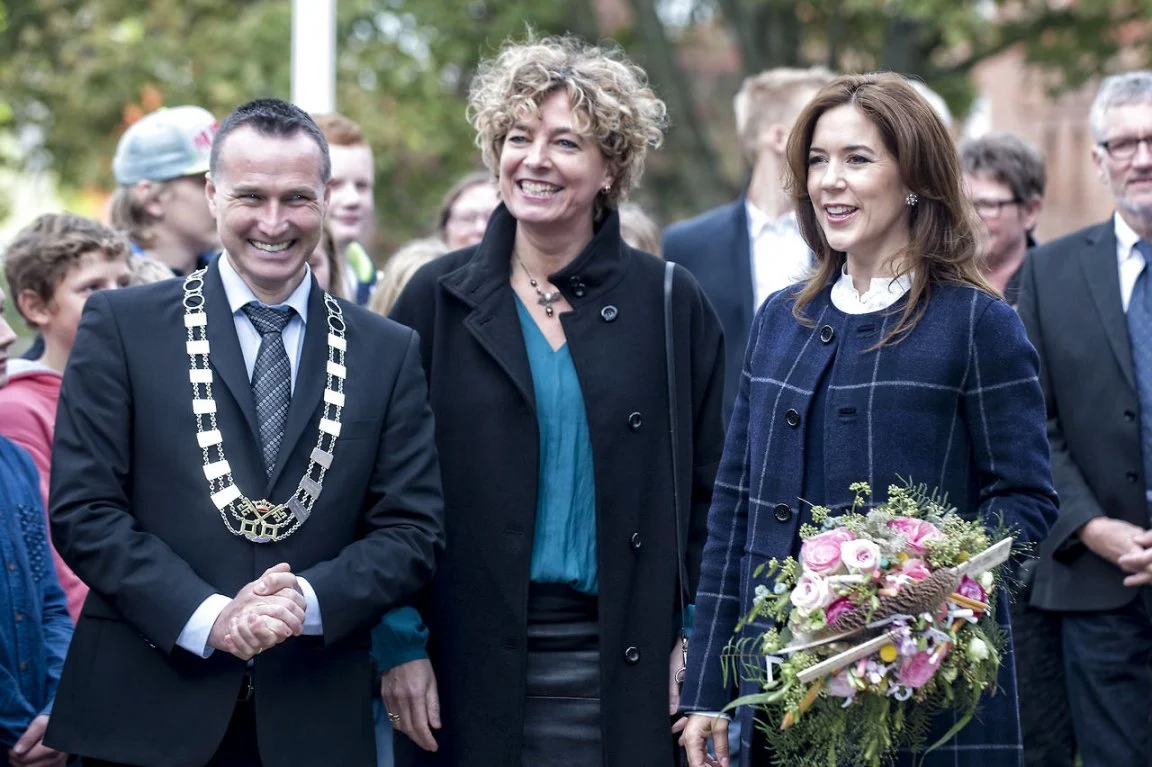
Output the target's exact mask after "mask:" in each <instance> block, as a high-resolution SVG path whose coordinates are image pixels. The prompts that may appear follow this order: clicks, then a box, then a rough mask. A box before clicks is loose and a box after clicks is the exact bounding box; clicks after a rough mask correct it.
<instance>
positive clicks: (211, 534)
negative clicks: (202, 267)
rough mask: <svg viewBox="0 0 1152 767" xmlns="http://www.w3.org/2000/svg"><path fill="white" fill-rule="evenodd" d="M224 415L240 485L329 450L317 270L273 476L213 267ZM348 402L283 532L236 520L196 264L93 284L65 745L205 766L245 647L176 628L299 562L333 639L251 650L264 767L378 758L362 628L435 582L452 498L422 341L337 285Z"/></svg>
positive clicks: (59, 485) (85, 349) (257, 487)
mask: <svg viewBox="0 0 1152 767" xmlns="http://www.w3.org/2000/svg"><path fill="white" fill-rule="evenodd" d="M204 292H205V300H206V305H207V314H208V323H209V324H208V337H209V341H210V343H211V350H212V355H211V361H212V367H213V372H214V374H215V376H214V378H215V380H214V383H213V394H214V397H215V399H216V402H217V406H218V413H217V417H218V422H219V428H220V430H221V431H222V432H223V436H224V447H225V452H226V455H227V458H228V460H229V462H230V463H231V466H232V472H233V476H234V478H235V480H236V483H237V485H238V486H239V487H240V488H241V490H243V491H244V492H245V493H246V494H247V495H248V496H249V497H250V498H254V499H255V498H268V499H271V500H274V501H282V500H284V499H285V498H287V497H288V496H289V495H290V494H291V493H292V492H293V490H294V489H295V487H296V485H297V482H298V481H299V479H300V476H301V475H302V474H303V472H304V470H305V468H306V466H307V462H308V457H309V453H310V452H311V450H312V449H313V447H315V445H316V435H317V424H318V421H319V417H320V403H321V397H322V392H323V389H324V385H325V363H326V359H327V345H326V334H327V321H326V316H325V310H324V302H323V298H322V293H321V291H320V290H319V288H318V287H317V285H316V283H315V282H313V285H312V293H311V298H310V300H309V306H308V322H307V329H306V331H305V334H304V341H303V350H302V354H301V361H300V366H299V372H298V374H297V378H296V386H295V391H294V394H293V397H292V402H291V406H290V408H289V411H288V417H287V425H286V427H285V434H284V440H283V443H282V447H281V451H280V455H279V458H278V460H277V463H276V467H275V470H274V471H273V474H272V477H271V479H270V480H269V479H266V478H265V475H264V471H263V468H262V462H261V458H260V450H259V447H258V445H259V439H258V436H257V434H258V432H257V428H256V416H255V405H254V401H253V397H252V392H251V387H250V384H249V380H248V376H247V372H246V370H245V367H244V360H243V357H242V354H241V351H240V344H239V342H238V340H237V338H236V332H235V325H234V321H233V319H232V315H231V313H230V311H229V309H228V303H227V299H226V296H225V294H224V287H223V284H222V283H221V281H220V275H219V268H218V266H216V265H213V266H211V267H209V270H208V273H207V275H206V279H205V289H204ZM341 307H342V310H343V314H344V318H345V321H346V323H347V334H346V338H347V343H348V352H347V359H346V362H347V379H346V386H345V394H346V396H347V402H346V405H345V409H344V412H343V418H342V431H341V434H340V436H339V438H338V440H337V442H336V445H335V448H334V456H335V457H334V460H333V463H332V466H331V469H330V470H329V471H328V473H327V476H326V478H325V480H324V489H323V493H322V494H321V496H320V498H319V500H318V501H317V503H316V505H315V507H314V508H313V511H312V514H311V516H310V517H309V519H308V520H307V521H306V522H305V523H304V524H303V525H302V526H301V528H300V529H299V530H297V531H296V532H295V533H294V534H293V535H292V536H290V537H289V538H287V539H286V540H284V541H282V542H279V543H270V544H254V543H250V542H248V541H247V540H245V539H243V538H239V537H236V536H234V535H232V534H231V533H230V532H228V530H227V529H226V528H225V526H224V522H223V521H222V519H221V517H220V512H219V511H218V510H217V509H216V508H215V506H214V505H213V504H212V502H211V500H210V498H209V492H208V485H207V482H206V481H205V478H204V474H203V471H202V468H201V467H202V464H203V457H202V456H203V454H202V452H201V451H200V449H199V448H198V447H197V442H196V432H195V423H194V419H193V416H192V409H191V404H190V403H191V398H192V392H191V385H190V383H189V381H188V356H187V354H186V352H185V344H184V342H185V339H186V331H185V328H184V323H183V307H182V281H180V280H169V281H166V282H162V283H158V284H155V285H149V286H144V287H140V288H132V289H128V290H122V291H112V292H108V293H98V294H95V295H93V297H92V298H91V299H90V300H89V301H88V304H87V306H86V307H85V311H84V317H83V320H82V321H81V323H80V329H79V331H78V333H77V335H76V342H75V346H74V348H73V352H72V357H71V359H70V360H69V365H68V369H67V371H66V373H65V375H64V383H63V388H62V391H61V397H60V405H59V411H58V417H57V425H56V443H55V448H54V451H53V468H52V488H51V522H52V531H53V535H54V539H55V542H56V546H57V548H58V549H59V551H60V553H61V555H62V556H63V557H64V559H65V561H67V562H68V563H69V566H70V567H72V569H73V570H74V571H75V572H76V574H77V575H79V576H80V578H81V579H82V580H83V581H84V582H85V583H87V584H88V585H89V586H90V587H91V592H90V595H89V597H88V600H87V602H86V603H85V605H84V609H83V612H82V615H81V617H80V620H79V623H78V625H77V627H76V634H75V637H74V639H73V642H72V646H71V649H70V651H69V654H68V659H67V662H66V665H65V669H64V676H63V679H62V681H61V685H60V691H59V694H58V696H57V699H56V705H55V709H54V712H53V715H52V719H51V727H50V728H49V731H48V738H47V742H48V743H51V744H52V746H53V747H54V748H58V749H60V750H63V751H67V752H71V753H79V754H83V755H89V756H94V757H97V758H102V759H108V760H113V761H118V762H128V763H132V764H148V765H185V764H188V765H192V764H204V763H205V762H207V761H208V760H209V759H210V758H211V756H212V754H213V753H214V751H215V750H216V748H217V747H218V745H219V743H220V741H221V739H222V737H223V735H224V731H225V729H226V727H227V725H228V721H229V718H230V716H231V714H232V711H233V708H234V706H235V702H236V697H237V692H238V690H239V687H240V682H241V676H242V674H243V671H244V665H245V664H244V662H242V661H240V660H238V659H236V658H234V657H232V656H231V655H228V654H226V653H223V652H220V651H217V652H216V653H214V654H213V655H212V656H210V657H209V658H207V659H203V658H200V657H197V656H194V655H192V654H191V653H188V652H186V651H185V650H184V649H181V648H180V647H178V646H177V645H176V640H177V638H178V636H179V634H180V632H181V631H182V629H183V628H184V626H185V624H186V623H187V621H188V619H189V617H190V616H191V615H192V613H193V611H194V610H195V609H196V607H198V606H199V605H200V603H201V602H202V601H203V600H204V599H205V598H207V597H208V596H209V595H211V594H213V593H221V594H224V595H226V596H233V595H235V594H236V592H237V591H238V590H239V589H240V588H241V587H242V586H243V585H244V584H246V583H248V582H250V581H252V580H254V579H255V578H257V577H258V576H259V575H260V574H261V573H262V572H263V571H264V570H265V569H267V568H268V567H270V566H272V565H274V564H276V563H278V562H287V563H289V564H290V565H291V566H292V570H293V572H295V573H297V574H299V575H301V576H303V577H305V578H307V579H308V581H309V582H310V583H311V585H312V586H313V588H314V589H315V592H316V596H317V600H318V603H319V607H320V613H321V618H322V621H323V627H324V634H323V636H304V637H296V638H292V639H289V640H288V641H287V642H285V643H284V644H282V645H280V646H278V647H275V648H272V649H270V650H268V651H267V652H265V653H263V654H261V655H260V656H258V657H257V658H256V659H255V660H254V664H253V676H254V682H255V712H256V719H257V724H258V732H259V740H260V751H261V756H262V759H263V761H264V764H265V765H270V766H274V765H290V764H292V765H299V764H341V765H346V764H347V765H370V764H373V763H374V748H373V729H372V716H371V711H370V703H371V700H372V694H373V691H372V689H371V680H370V670H369V656H368V647H369V630H370V628H371V626H372V625H373V624H374V623H375V622H376V621H377V620H378V619H379V617H380V615H381V614H382V613H383V612H384V611H385V610H386V609H388V608H389V607H391V606H393V605H396V604H397V603H399V602H401V601H403V600H405V599H406V598H408V597H409V596H410V595H411V594H413V593H414V592H416V591H417V590H418V589H420V588H421V587H422V586H423V585H424V584H425V583H426V582H427V581H428V580H429V579H430V577H431V575H432V570H433V566H434V563H435V559H436V555H437V552H438V551H439V550H440V549H441V548H442V546H443V528H442V512H443V510H442V497H441V491H440V476H439V467H438V462H437V457H436V451H435V447H434V441H433V439H434V437H433V422H432V414H431V410H430V408H429V406H428V402H427V393H426V385H425V377H424V372H423V369H422V367H421V362H420V355H419V340H418V338H417V336H416V334H415V333H414V332H413V331H411V330H409V329H408V328H405V327H402V326H400V325H398V324H396V323H393V322H391V321H389V320H386V319H384V318H382V317H377V316H375V315H372V314H370V313H368V312H367V311H365V310H363V309H360V308H358V307H356V306H353V305H351V304H348V303H346V302H341Z"/></svg>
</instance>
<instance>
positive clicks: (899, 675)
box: [724, 483, 1012, 767]
mask: <svg viewBox="0 0 1152 767" xmlns="http://www.w3.org/2000/svg"><path fill="white" fill-rule="evenodd" d="M851 490H852V491H853V493H855V502H854V503H853V506H852V508H851V509H850V510H849V511H848V512H847V513H845V514H843V515H840V516H836V517H833V516H832V514H831V512H830V511H829V510H828V509H826V508H822V507H815V508H814V509H813V510H812V524H805V525H802V526H801V528H800V536H801V538H802V540H803V544H802V547H801V549H800V557H799V559H796V558H793V557H789V558H787V559H785V560H783V561H778V560H771V561H770V562H768V563H767V564H766V565H764V566H762V567H761V568H759V569H758V570H757V571H756V572H754V573H753V576H754V577H755V578H758V579H759V578H763V579H764V580H765V581H766V582H765V583H763V584H760V585H757V586H756V596H755V599H754V602H753V607H752V610H751V612H750V613H749V614H748V615H747V616H745V618H744V619H743V620H742V621H741V623H740V626H739V627H738V629H737V634H738V636H739V635H740V633H741V630H742V629H743V628H744V626H746V625H748V624H750V623H752V622H753V621H759V622H761V623H763V621H764V619H770V620H771V622H772V623H773V624H774V625H775V627H774V628H771V629H769V630H767V631H765V632H763V633H759V634H756V635H754V636H745V637H743V638H742V639H739V640H737V641H735V642H734V643H733V644H731V645H730V646H729V648H728V649H727V651H726V653H725V657H724V664H725V673H726V674H733V673H736V674H739V675H740V677H741V678H742V679H744V680H749V681H753V682H754V683H755V684H756V685H757V686H758V687H759V688H760V689H761V690H762V692H759V693H757V694H753V695H748V696H745V697H742V698H740V699H738V700H736V701H734V702H733V703H732V704H731V705H730V706H729V709H731V708H735V707H737V706H744V705H751V706H756V707H757V708H758V709H759V710H760V711H759V713H760V716H759V717H758V720H759V726H760V727H761V729H763V730H764V732H765V734H766V736H767V741H768V745H769V748H771V750H772V752H773V760H774V763H775V764H779V765H785V767H816V765H820V766H821V767H833V766H835V765H868V766H869V767H879V766H880V765H882V764H886V763H889V762H891V761H892V760H893V759H894V757H895V753H896V750H897V749H901V748H903V749H910V750H912V751H924V750H925V749H926V748H927V750H931V749H932V748H935V747H936V746H938V745H942V744H943V743H945V742H947V740H949V739H951V738H952V737H953V736H955V734H956V733H957V732H959V731H960V730H961V729H962V728H963V727H964V726H965V725H966V724H967V723H968V722H969V721H970V720H971V718H972V716H973V715H974V714H975V711H976V706H977V704H978V702H979V700H980V696H981V695H982V694H983V693H985V692H989V693H993V692H995V689H996V679H997V673H998V671H999V668H1000V657H1001V654H1002V652H1003V648H1004V637H1003V634H1002V633H1001V631H1000V628H999V626H998V625H997V624H996V621H995V620H994V613H995V610H994V607H995V602H994V599H995V590H996V586H997V581H998V578H999V575H998V566H999V565H1001V564H1002V563H1003V562H1005V561H1006V560H1007V559H1008V555H1009V553H1010V550H1011V545H1012V539H1011V538H1010V537H1009V536H1008V535H1007V533H1006V532H1003V531H1002V532H999V533H997V532H992V531H989V530H988V529H986V527H985V526H984V525H983V524H982V523H980V522H979V521H971V520H966V519H964V518H963V517H961V516H960V514H958V513H957V512H956V510H955V509H952V508H949V507H948V506H947V501H946V499H941V498H939V497H937V495H936V494H934V493H933V494H929V493H928V492H927V491H926V488H924V487H923V486H920V487H913V486H911V485H909V486H906V487H897V486H893V487H890V488H889V491H888V492H889V497H888V500H887V502H885V503H883V504H879V505H877V506H874V507H873V508H871V509H870V510H866V499H867V497H868V495H869V494H870V489H869V487H868V486H867V485H866V484H864V483H857V484H855V485H852V487H851ZM946 710H954V711H958V712H960V714H961V716H960V718H959V720H958V724H957V725H956V726H955V727H953V728H952V730H951V731H949V732H948V733H947V734H946V735H945V736H944V737H943V738H941V739H940V740H939V741H937V743H935V744H932V745H931V746H928V745H927V743H926V741H927V737H928V733H929V731H930V728H931V723H932V717H933V716H935V715H936V714H939V713H941V712H943V711H946ZM766 723H767V724H766Z"/></svg>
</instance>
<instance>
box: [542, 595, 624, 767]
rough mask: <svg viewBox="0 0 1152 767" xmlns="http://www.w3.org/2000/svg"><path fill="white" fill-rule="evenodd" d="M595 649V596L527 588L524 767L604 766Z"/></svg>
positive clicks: (597, 630) (597, 667) (598, 656)
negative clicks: (528, 589)
mask: <svg viewBox="0 0 1152 767" xmlns="http://www.w3.org/2000/svg"><path fill="white" fill-rule="evenodd" d="M599 645H600V643H599V629H598V624H597V620H596V597H594V596H589V595H586V594H581V593H580V592H577V591H575V590H573V589H571V588H569V587H567V586H564V585H560V584H536V583H533V584H532V586H531V589H530V591H529V601H528V665H527V692H526V700H525V707H524V743H523V749H522V756H521V763H522V765H523V767H576V765H580V766H581V767H583V766H584V765H590V766H594V765H600V764H603V763H604V754H603V738H602V735H601V728H600V646H599Z"/></svg>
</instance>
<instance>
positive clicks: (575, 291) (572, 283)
mask: <svg viewBox="0 0 1152 767" xmlns="http://www.w3.org/2000/svg"><path fill="white" fill-rule="evenodd" d="M568 287H569V288H571V289H572V295H574V296H576V297H577V298H583V297H584V280H582V279H580V277H579V275H577V276H575V277H569V278H568Z"/></svg>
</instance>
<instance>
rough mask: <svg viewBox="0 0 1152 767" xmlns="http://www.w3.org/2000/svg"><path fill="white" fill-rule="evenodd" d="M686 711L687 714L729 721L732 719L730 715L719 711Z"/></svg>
mask: <svg viewBox="0 0 1152 767" xmlns="http://www.w3.org/2000/svg"><path fill="white" fill-rule="evenodd" d="M686 713H687V714H688V716H710V717H712V718H713V719H727V720H728V721H729V722H731V721H732V717H730V716H728V715H727V714H725V713H723V712H720V711H688V712H686Z"/></svg>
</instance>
